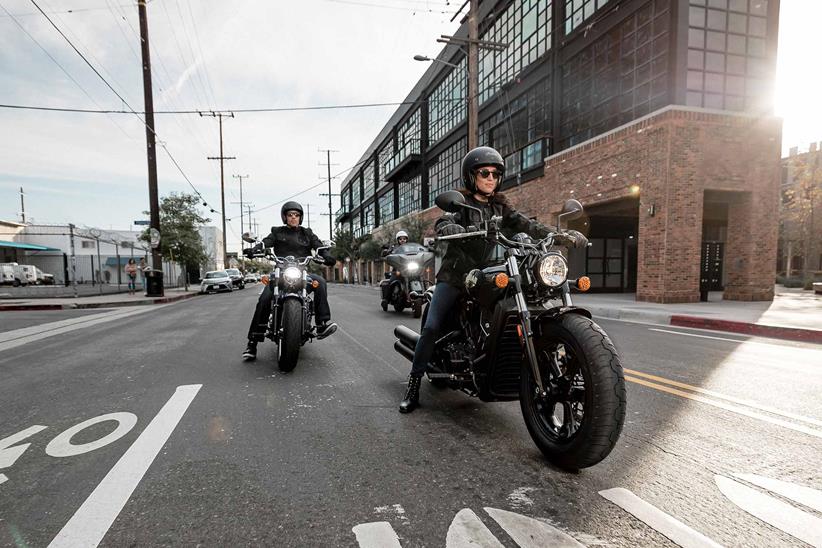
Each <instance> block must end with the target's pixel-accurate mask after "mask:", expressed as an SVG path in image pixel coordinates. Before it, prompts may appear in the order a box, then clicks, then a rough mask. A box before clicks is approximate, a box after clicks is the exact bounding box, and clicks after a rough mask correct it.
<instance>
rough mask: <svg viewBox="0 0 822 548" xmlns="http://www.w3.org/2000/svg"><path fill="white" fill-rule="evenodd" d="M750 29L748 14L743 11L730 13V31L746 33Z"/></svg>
mask: <svg viewBox="0 0 822 548" xmlns="http://www.w3.org/2000/svg"><path fill="white" fill-rule="evenodd" d="M747 30H748V16H747V15H743V14H741V13H731V14H728V32H735V33H737V34H745V33H746V32H747Z"/></svg>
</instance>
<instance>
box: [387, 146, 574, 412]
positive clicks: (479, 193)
mask: <svg viewBox="0 0 822 548" xmlns="http://www.w3.org/2000/svg"><path fill="white" fill-rule="evenodd" d="M504 171H505V162H504V160H503V159H502V156H501V155H500V154H499V152H497V151H496V150H494V149H493V148H491V147H478V148H475V149H473V150H471V151H470V152H469V153H468V154H466V155H465V157H464V158H463V159H462V181H463V184H464V185H465V187H464V188H462V189H460V192H461V193H462V194H463V195H465V203H466V204H467V205H470V206H473V207H476V208H478V209H479V210H481V211H482V214H483V217H484V218H485V219H488V218H490V217H491V216H492V215H499V216H501V217H502V222H501V226H500V228H502V229H504V230H506V231H509V230H510V231H512V232H515V233H516V232H526V233H529V234H531V235H533V236H536V237H539V238H544V237H545V236H546V235H547V234H548V233H549V232H555V230H554V229H552V228H550V227H547V226H545V225H543V224H541V223H538V222H536V221H532V220H530V219H528V217H526V216H525V215H523V214H522V213H520V212H518V211H517V210H515V209H514V208H513V207H512V206H511V204H510V203H509V202H508V199H507V198H506V197H505V196H504V195H503V194H502V193H500V192H498V190H499V186H500V183H501V182H502V177H503V173H504ZM481 221H482V219H481V218H480V216H479V215H478V214H477V213H476V212H475V211H472V210H462V211H460V212H458V213H446V214H445V215H443V216H442V217H441V218H440V219H439V220H438V221H437V222H436V225H435V227H436V231H437V235H438V236H449V235H451V234H460V233H462V232H466V231H471V230H475V229H478V228H479V227H480V224H481ZM554 242H555V243H556V244H558V245H567V246H569V247H585V246H586V245H588V240H587V239H586V238H585V236H583V235H582V234H580V233H579V232H577V231H575V230H568V231H565V232H563V233H562V234H560V235H558V236H557V237H556V238H555V240H554ZM485 251H486V242H485V241H483V240H480V239H476V240H466V241H464V242H459V241H454V242H449V243H448V249H447V251H446V252H445V256H444V257H443V259H442V266H441V267H440V269H439V271H438V272H437V285H436V287H435V288H434V296H433V297H432V299H431V304H430V305H429V306H428V316H427V317H426V320H425V325H424V326H423V328H422V331H421V333H420V338H419V339H418V340H417V345H416V348H415V349H414V359H413V361H412V363H411V374H410V375H409V376H408V386H407V388H406V392H405V397H404V398H403V400H402V402H401V403H400V413H410V412H411V411H413V410H414V409H416V407H417V406H418V405H419V397H420V380H421V379H422V376H423V374H424V373H425V369H426V367H427V365H428V361H429V360H430V359H431V354H433V352H434V344H435V342H436V340H437V338H438V337H439V336H440V335H441V330H442V327H443V324H444V322H445V320H446V319H447V317H448V314H449V313H451V311H452V309H453V308H454V306H455V305H456V303H457V300H458V299H459V297H460V295H461V293H462V289H463V278H464V276H465V274H466V273H468V271H469V270H471V269H472V268H476V267H478V266H480V263H481V261H482V259H483V257H484V255H485V253H484V252H485Z"/></svg>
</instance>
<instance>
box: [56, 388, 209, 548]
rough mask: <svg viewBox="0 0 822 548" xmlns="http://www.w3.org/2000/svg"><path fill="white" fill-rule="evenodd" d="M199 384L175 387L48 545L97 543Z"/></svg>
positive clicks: (154, 456)
mask: <svg viewBox="0 0 822 548" xmlns="http://www.w3.org/2000/svg"><path fill="white" fill-rule="evenodd" d="M202 386H203V385H201V384H189V385H184V386H178V387H177V390H176V391H175V392H174V395H172V396H171V398H170V399H169V400H168V402H166V404H165V405H164V406H163V408H162V409H160V411H159V412H158V413H157V415H156V416H155V417H154V418H153V419H152V420H151V422H150V423H149V424H148V426H146V428H145V430H143V432H142V433H141V434H140V436H139V437H138V438H137V439H136V440H135V441H134V443H133V444H132V445H131V447H129V448H128V450H127V451H126V452H125V454H123V456H122V457H121V458H120V460H119V461H117V464H115V465H114V467H113V468H112V469H111V470H110V471H109V473H108V474H106V477H105V478H103V481H101V482H100V484H99V485H98V486H97V487H96V488H95V489H94V491H92V493H91V494H90V495H89V496H88V498H87V499H86V500H85V502H83V504H82V506H80V508H79V509H78V510H77V512H75V514H74V515H73V516H72V517H71V519H69V521H68V523H66V524H65V526H63V528H62V529H61V530H60V532H59V533H57V536H56V537H54V540H52V541H51V544H49V547H50V548H63V547H66V548H68V547H76V546H87V547H94V546H97V545H98V544H99V543H100V541H101V540H103V537H104V536H105V534H106V532H107V531H108V530H109V528H110V527H111V524H112V523H114V520H115V519H116V518H117V516H118V515H119V514H120V511H121V510H122V509H123V507H124V506H125V504H126V502H128V499H129V498H130V497H131V494H132V493H133V492H134V489H136V488H137V485H138V484H139V483H140V480H142V479H143V476H144V475H145V473H146V471H147V470H148V468H149V466H151V463H152V462H153V461H154V459H155V458H156V457H157V454H158V453H159V452H160V450H161V449H162V448H163V445H165V443H166V441H168V438H169V437H170V436H171V433H172V432H173V431H174V429H175V428H176V427H177V424H178V423H179V422H180V419H182V418H183V415H184V414H185V412H186V410H187V409H188V407H189V405H191V402H192V401H193V400H194V397H195V396H196V395H197V392H199V391H200V388H202Z"/></svg>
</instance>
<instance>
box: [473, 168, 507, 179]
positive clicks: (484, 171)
mask: <svg viewBox="0 0 822 548" xmlns="http://www.w3.org/2000/svg"><path fill="white" fill-rule="evenodd" d="M477 174H478V175H479V176H480V177H482V178H483V179H487V178H488V177H493V178H494V179H501V178H502V172H501V171H496V170H494V171H491V170H490V169H480V170H478V171H477Z"/></svg>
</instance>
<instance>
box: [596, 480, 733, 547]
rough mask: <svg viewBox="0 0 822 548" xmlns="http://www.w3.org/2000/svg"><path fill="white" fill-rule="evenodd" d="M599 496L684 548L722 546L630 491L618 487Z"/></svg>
mask: <svg viewBox="0 0 822 548" xmlns="http://www.w3.org/2000/svg"><path fill="white" fill-rule="evenodd" d="M599 494H600V495H601V496H602V497H604V498H605V499H607V500H609V501H611V502H613V503H614V504H616V505H617V506H619V507H620V508H622V509H623V510H625V511H627V512H628V513H629V514H632V515H633V516H634V517H636V518H637V519H639V520H640V521H642V522H643V523H645V524H647V525H649V526H650V527H652V528H653V529H656V530H657V531H658V532H660V533H662V534H663V535H665V536H666V537H668V538H669V539H671V540H672V541H673V542H674V543H676V544H678V545H679V546H682V547H683V548H705V547H711V548H717V547H718V546H720V545H719V544H717V543H716V542H714V541H712V540H711V539H709V538H708V537H706V536H705V535H703V534H702V533H700V532H698V531H696V530H694V529H691V528H690V527H688V526H687V525H685V524H684V523H682V522H681V521H679V520H678V519H676V518H675V517H673V516H671V515H669V514H666V513H665V512H663V511H662V510H660V509H659V508H657V507H656V506H654V505H652V504H650V503H648V502H645V501H644V500H642V499H641V498H639V497H638V496H636V495H635V494H633V493H632V492H631V491H629V490H628V489H624V488H622V487H616V488H613V489H606V490H604V491H600V492H599Z"/></svg>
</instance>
